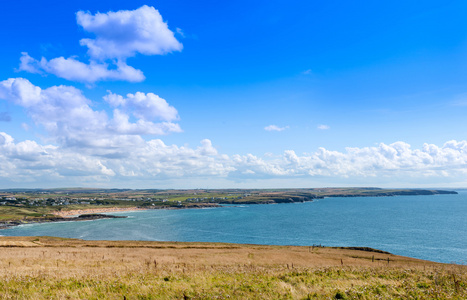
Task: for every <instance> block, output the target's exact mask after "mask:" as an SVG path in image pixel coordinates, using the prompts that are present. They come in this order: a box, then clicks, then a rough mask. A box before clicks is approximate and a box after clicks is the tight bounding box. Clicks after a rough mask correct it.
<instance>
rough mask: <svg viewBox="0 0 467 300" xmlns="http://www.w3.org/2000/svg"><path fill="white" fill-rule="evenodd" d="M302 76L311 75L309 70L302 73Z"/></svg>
mask: <svg viewBox="0 0 467 300" xmlns="http://www.w3.org/2000/svg"><path fill="white" fill-rule="evenodd" d="M302 74H303V75H310V74H311V69H308V70H305V71H303V72H302Z"/></svg>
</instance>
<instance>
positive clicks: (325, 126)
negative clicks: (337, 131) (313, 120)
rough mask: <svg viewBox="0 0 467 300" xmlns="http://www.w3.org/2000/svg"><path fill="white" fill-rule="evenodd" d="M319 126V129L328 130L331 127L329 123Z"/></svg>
mask: <svg viewBox="0 0 467 300" xmlns="http://www.w3.org/2000/svg"><path fill="white" fill-rule="evenodd" d="M317 128H318V129H319V130H328V129H329V128H331V127H329V126H328V125H323V124H321V125H318V127H317Z"/></svg>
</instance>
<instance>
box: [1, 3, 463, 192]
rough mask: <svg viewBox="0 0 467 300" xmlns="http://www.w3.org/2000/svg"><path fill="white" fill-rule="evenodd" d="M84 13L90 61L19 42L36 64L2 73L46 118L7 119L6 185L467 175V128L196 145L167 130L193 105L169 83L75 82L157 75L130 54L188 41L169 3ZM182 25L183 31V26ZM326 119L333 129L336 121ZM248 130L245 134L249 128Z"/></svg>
mask: <svg viewBox="0 0 467 300" xmlns="http://www.w3.org/2000/svg"><path fill="white" fill-rule="evenodd" d="M76 21H77V24H78V25H79V26H80V28H82V30H83V31H84V32H86V33H89V34H92V35H93V37H91V38H82V39H81V40H80V41H79V43H80V45H81V46H83V47H85V48H86V49H87V52H86V53H87V56H88V58H89V61H88V62H83V61H80V60H78V59H77V58H76V57H75V56H73V55H74V54H73V53H71V54H70V56H69V57H68V58H65V57H63V56H61V57H55V58H45V57H42V58H41V59H36V58H34V57H32V56H30V55H29V54H28V52H22V53H18V55H20V63H19V68H18V70H19V71H22V72H23V74H25V75H26V76H23V77H11V78H3V79H2V80H0V100H1V101H3V103H6V104H7V105H9V106H14V107H18V108H20V109H21V110H22V111H23V112H24V113H25V115H26V116H27V118H28V119H29V120H30V121H32V123H31V124H32V125H28V124H25V123H23V127H24V128H25V129H28V128H29V127H30V126H35V127H37V128H38V129H39V130H40V132H41V135H40V136H38V138H37V139H36V140H32V139H26V140H22V141H18V140H16V139H15V137H14V136H12V135H11V134H9V133H8V132H3V131H2V130H0V179H1V180H0V181H1V182H2V184H0V188H8V187H53V186H124V187H129V188H143V187H154V186H157V187H161V188H163V187H171V188H177V187H178V188H186V187H190V188H193V187H200V186H205V185H207V184H208V185H210V186H209V187H212V188H214V187H255V186H256V187H270V186H282V187H287V186H301V187H307V186H314V185H319V186H323V185H327V186H331V185H369V184H371V185H380V186H391V185H392V186H394V185H401V183H403V184H402V185H404V184H405V185H407V186H425V185H433V184H434V185H438V186H439V185H441V186H442V185H454V186H461V185H463V184H466V183H467V181H465V179H462V178H467V177H466V175H467V141H464V140H460V141H457V140H450V141H447V142H445V143H444V145H442V146H437V145H434V144H430V143H425V144H424V145H423V146H422V147H421V148H420V149H413V148H412V147H411V145H410V144H409V143H406V142H403V141H396V142H394V143H390V144H387V143H379V144H378V145H376V146H372V147H345V150H344V151H333V150H328V149H325V148H324V147H319V148H318V149H317V150H315V151H312V152H309V153H302V154H297V153H296V151H295V150H293V148H294V145H293V144H292V145H288V147H289V150H285V151H283V152H282V153H280V154H277V153H275V154H274V153H266V154H264V155H254V154H250V153H248V152H247V153H239V154H226V153H222V151H221V150H219V149H218V148H216V147H214V146H213V142H214V144H216V141H215V140H214V141H213V142H212V141H211V139H202V140H201V141H200V142H199V145H198V146H196V147H190V146H188V145H184V146H177V145H175V144H172V145H168V144H166V143H165V142H164V141H163V140H162V139H161V136H167V135H170V134H180V133H182V132H184V129H183V128H182V126H181V124H183V119H184V115H183V114H181V113H180V112H179V111H181V110H180V109H179V108H177V107H175V106H174V105H171V104H170V99H169V100H166V99H163V98H162V97H160V96H159V95H158V94H157V91H153V92H141V91H136V90H135V91H134V92H132V93H128V94H126V95H120V94H118V93H114V92H112V90H110V89H109V90H108V91H107V94H106V95H104V96H103V97H102V98H101V99H90V98H88V97H86V96H85V94H86V93H85V91H83V90H80V89H79V88H78V87H77V86H75V85H73V82H76V83H84V84H86V85H87V86H88V88H93V86H95V85H96V84H98V82H102V81H124V82H130V83H134V82H142V81H144V80H145V79H146V76H145V75H144V73H143V71H144V70H139V69H136V68H134V67H132V66H130V65H128V64H127V59H128V58H131V57H135V56H138V55H139V56H154V55H162V56H163V55H167V54H169V53H171V52H174V51H175V52H181V51H182V49H183V45H182V43H180V41H178V40H177V38H176V37H175V33H174V32H173V31H171V30H170V29H169V27H168V25H167V23H166V22H164V20H163V18H162V16H161V14H160V13H159V11H158V10H156V9H155V8H154V7H151V6H147V5H144V6H142V7H140V8H137V9H135V10H120V11H117V12H112V11H110V12H107V13H96V14H92V13H90V12H84V11H78V12H77V13H76ZM176 32H182V33H183V31H182V29H180V28H177V29H176ZM179 34H180V36H182V37H183V35H182V34H181V33H179ZM180 55H183V53H181V54H180ZM147 59H150V58H149V57H148V58H147ZM306 72H307V73H306V75H309V73H311V72H309V71H306ZM28 73H29V74H42V75H47V74H52V75H54V76H57V77H59V78H63V79H66V80H68V81H69V82H70V83H69V84H67V85H53V86H50V87H41V86H38V85H36V84H35V83H34V82H32V81H30V80H29V79H27V78H26V77H27V74H28ZM44 78H46V77H44ZM1 101H0V102H1ZM97 103H99V105H97ZM10 121H11V117H10V116H9V115H8V114H7V113H5V112H0V122H10ZM271 123H272V122H271ZM266 124H267V123H266ZM269 124H270V123H269ZM276 124H277V123H276ZM286 124H287V123H286ZM315 128H316V129H318V130H319V131H321V132H326V131H329V129H330V126H329V125H323V124H321V125H315ZM293 130H294V128H293V127H291V126H283V127H281V126H278V125H268V126H266V127H263V130H261V131H263V133H264V131H269V132H270V133H265V134H270V137H271V138H274V136H275V135H277V134H279V133H278V132H282V133H280V134H279V135H282V134H287V133H288V132H290V131H293ZM333 130H334V127H333ZM208 138H209V137H208ZM232 138H235V137H232ZM238 142H239V143H242V139H241V137H239V138H238ZM221 148H222V147H221ZM366 183H369V184H366ZM436 183H439V184H436Z"/></svg>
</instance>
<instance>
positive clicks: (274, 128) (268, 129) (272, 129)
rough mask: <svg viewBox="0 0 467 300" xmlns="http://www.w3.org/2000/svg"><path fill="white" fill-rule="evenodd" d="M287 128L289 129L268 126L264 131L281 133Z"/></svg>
mask: <svg viewBox="0 0 467 300" xmlns="http://www.w3.org/2000/svg"><path fill="white" fill-rule="evenodd" d="M288 128H289V126H285V127H279V126H277V125H269V126H266V127H264V130H266V131H283V130H286V129H288Z"/></svg>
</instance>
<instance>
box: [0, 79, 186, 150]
mask: <svg viewBox="0 0 467 300" xmlns="http://www.w3.org/2000/svg"><path fill="white" fill-rule="evenodd" d="M110 95H112V97H115V98H121V99H122V101H124V102H125V103H123V104H121V105H122V106H123V107H124V108H125V110H126V112H124V111H120V110H118V109H115V110H114V112H113V117H112V118H111V117H109V116H108V114H107V113H106V112H105V111H95V110H93V109H92V107H91V101H90V100H89V99H87V98H86V97H85V96H84V95H83V94H82V92H81V91H80V90H78V89H76V88H74V87H71V86H64V85H61V86H53V87H50V88H47V89H41V88H40V87H38V86H35V85H33V84H32V83H31V82H29V81H28V80H27V79H23V78H10V79H8V80H4V81H1V82H0V99H4V100H7V101H9V102H11V103H14V104H16V105H19V106H22V107H23V108H25V110H26V112H27V114H28V115H29V117H30V118H31V119H32V120H33V122H34V123H35V124H37V125H40V126H42V127H43V128H44V129H45V130H46V132H47V133H48V135H49V138H50V139H51V140H52V141H53V142H55V143H58V144H60V145H62V146H65V147H83V148H84V147H91V148H108V149H117V148H119V147H124V146H126V145H135V144H138V143H139V142H141V140H142V139H141V137H140V135H163V134H168V133H170V132H180V131H181V128H180V126H179V125H178V124H176V123H173V122H172V121H174V120H176V119H177V111H176V109H175V108H174V107H172V106H170V105H169V104H168V103H167V102H166V101H165V100H164V99H162V98H160V97H158V96H157V95H155V94H148V95H149V96H148V95H145V94H143V93H137V94H136V95H138V97H140V98H141V99H139V102H138V100H132V99H133V98H134V97H135V96H134V95H131V97H130V96H128V97H127V98H123V97H121V96H118V95H115V94H110ZM138 97H136V98H138ZM141 102H142V103H143V104H141ZM153 102H154V103H153ZM134 103H136V104H134ZM141 105H145V106H147V107H149V108H150V109H148V111H149V112H148V113H146V114H144V113H142V112H141V111H142V110H143V108H142V107H141ZM130 113H131V114H132V115H133V116H134V117H135V118H136V121H135V122H130V120H129V119H130V117H129V115H128V114H130ZM158 120H159V121H161V122H156V121H158Z"/></svg>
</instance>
